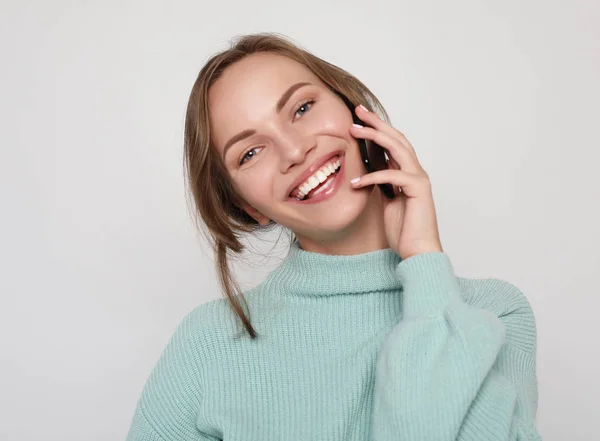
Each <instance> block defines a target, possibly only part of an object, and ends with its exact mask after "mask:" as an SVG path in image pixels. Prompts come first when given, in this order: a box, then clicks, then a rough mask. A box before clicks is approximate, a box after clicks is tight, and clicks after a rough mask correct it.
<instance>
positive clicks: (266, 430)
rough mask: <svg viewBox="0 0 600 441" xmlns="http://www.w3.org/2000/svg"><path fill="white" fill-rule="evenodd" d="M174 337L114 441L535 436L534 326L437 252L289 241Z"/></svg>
mask: <svg viewBox="0 0 600 441" xmlns="http://www.w3.org/2000/svg"><path fill="white" fill-rule="evenodd" d="M245 296H246V299H247V301H248V305H249V309H250V318H251V320H252V323H253V325H254V327H255V329H256V330H257V332H258V333H259V337H258V338H257V339H256V340H252V339H250V337H248V335H247V334H246V333H242V332H241V329H242V328H241V324H240V322H239V321H237V318H236V317H235V315H234V312H233V311H232V310H231V309H230V307H229V304H228V302H227V300H226V299H218V300H214V301H211V302H208V303H205V304H202V305H200V306H198V307H197V308H196V309H194V310H193V311H191V312H190V313H189V314H188V315H187V316H186V317H185V318H184V319H183V320H182V322H181V324H180V325H179V326H178V327H177V329H176V331H175V333H174V335H173V337H172V338H171V340H170V342H169V343H168V345H167V346H166V348H165V349H164V351H163V353H162V354H161V356H160V359H159V360H158V362H157V364H156V365H155V367H154V368H153V370H152V372H151V373H150V375H149V378H148V379H147V382H146V384H145V386H144V389H143V391H142V393H141V397H140V398H139V401H138V403H137V408H136V409H135V413H134V415H133V420H132V423H131V427H130V429H129V434H128V437H127V440H128V441H142V440H148V441H149V440H153V441H159V440H160V441H191V440H195V441H200V440H204V441H206V440H213V441H214V440H225V441H269V440H273V441H275V440H277V441H284V440H285V441H292V440H311V441H313V440H324V441H325V440H327V441H342V440H343V441H366V440H373V441H392V440H394V441H413V440H414V441H429V440H431V441H445V440H447V441H450V440H473V441H482V440H520V441H525V440H539V439H540V437H539V435H538V434H537V431H536V428H535V423H534V420H535V414H536V408H537V383H536V360H535V357H536V328H535V321H534V316H533V313H532V310H531V307H530V305H529V303H528V301H527V300H526V298H525V297H524V296H523V294H522V293H521V292H520V291H519V289H517V288H516V287H515V286H514V285H512V284H510V283H508V282H505V281H502V280H498V279H465V278H459V277H457V276H455V274H454V270H453V268H452V265H451V262H450V260H449V258H448V255H447V254H445V253H441V252H438V253H425V254H419V255H416V256H412V257H410V258H408V259H406V260H401V259H400V257H399V256H398V255H397V254H395V253H394V252H393V250H392V249H390V248H388V249H384V250H378V251H373V252H369V253H364V254H359V255H352V256H332V255H326V254H318V253H313V252H308V251H305V250H302V249H300V248H299V247H298V246H297V245H294V246H293V247H292V249H291V250H290V254H289V255H288V256H287V257H286V259H285V260H284V261H283V263H282V264H281V265H280V266H279V267H278V268H277V269H275V270H274V271H273V272H272V273H271V274H270V275H269V276H268V277H267V279H266V280H265V281H264V282H263V283H261V284H260V285H258V286H256V287H255V288H253V289H251V290H248V291H247V292H246V293H245Z"/></svg>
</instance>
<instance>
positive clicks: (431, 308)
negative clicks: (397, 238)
mask: <svg viewBox="0 0 600 441" xmlns="http://www.w3.org/2000/svg"><path fill="white" fill-rule="evenodd" d="M396 274H397V275H398V277H399V278H400V281H401V282H402V288H403V313H404V317H414V316H425V315H428V316H435V315H441V314H443V312H444V310H445V309H446V307H447V306H448V305H449V304H450V303H454V302H460V303H462V302H463V300H462V295H461V292H460V287H459V285H458V279H457V278H456V276H455V275H454V269H453V268H452V264H451V263H450V258H449V257H448V255H447V254H446V253H444V252H431V253H422V254H417V255H415V256H411V257H409V258H408V259H406V260H402V261H401V262H400V263H399V264H398V266H397V267H396Z"/></svg>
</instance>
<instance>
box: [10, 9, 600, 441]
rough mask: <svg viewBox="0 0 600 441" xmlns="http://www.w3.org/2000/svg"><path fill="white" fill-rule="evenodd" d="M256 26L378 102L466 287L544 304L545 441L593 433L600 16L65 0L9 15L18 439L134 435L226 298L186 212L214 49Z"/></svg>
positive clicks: (13, 425)
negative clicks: (200, 83)
mask: <svg viewBox="0 0 600 441" xmlns="http://www.w3.org/2000/svg"><path fill="white" fill-rule="evenodd" d="M258 31H275V32H280V33H283V34H285V35H288V36H290V37H291V38H293V39H294V40H295V41H297V42H298V43H299V44H301V45H303V46H304V47H305V48H307V49H309V50H311V51H313V52H314V53H315V54H316V55H318V56H320V57H322V58H325V59H326V60H328V61H331V62H333V63H335V64H338V65H340V66H341V67H343V68H345V69H347V70H349V71H350V72H352V73H353V74H355V75H356V76H358V77H359V78H360V79H361V80H363V81H364V82H365V83H366V84H367V85H368V86H369V87H370V88H371V89H372V90H373V91H374V92H375V94H377V95H378V96H379V97H380V99H381V100H382V102H383V104H384V106H386V108H387V110H388V111H389V113H390V116H391V118H392V123H393V124H394V126H396V127H397V128H398V129H399V130H401V131H403V132H404V133H405V134H406V135H407V137H408V139H409V140H410V141H411V142H412V144H413V145H414V146H415V148H416V150H417V152H418V154H419V159H420V161H421V163H422V164H423V166H424V168H425V169H426V170H427V171H428V173H429V175H430V177H431V180H432V183H433V188H434V196H435V200H436V206H437V210H438V215H439V223H440V230H441V237H442V243H443V245H444V249H445V251H446V252H447V253H448V254H449V256H450V257H451V260H452V262H453V264H454V266H455V269H456V272H457V275H459V276H462V277H496V278H501V279H505V280H508V281H510V282H512V283H513V284H515V285H516V286H518V287H519V288H520V289H521V290H522V291H523V292H524V293H525V294H526V296H527V297H528V298H529V300H530V302H531V304H532V306H533V308H534V311H535V314H536V318H537V325H538V333H539V336H538V344H539V348H538V377H539V409H538V426H539V430H540V432H541V434H542V435H543V437H544V439H545V440H565V439H568V440H571V441H575V440H591V439H593V438H594V437H596V436H597V434H598V431H599V427H598V421H599V418H598V417H599V416H600V415H599V414H600V380H599V378H598V377H599V375H598V374H599V373H600V345H599V344H598V340H597V337H598V335H599V334H600V324H599V320H598V309H599V308H600V300H599V291H598V275H599V274H600V262H599V260H600V259H599V257H598V255H599V254H598V248H599V245H600V243H599V242H600V241H599V233H598V226H599V225H600V215H599V208H600V191H599V188H598V187H599V183H600V182H599V180H598V177H597V176H598V175H597V169H598V167H599V162H600V154H599V153H598V151H599V149H600V143H599V142H598V141H599V136H598V132H597V130H598V122H599V121H600V109H599V103H600V6H599V4H598V2H594V1H591V0H590V1H567V0H563V1H541V0H535V1H522V0H503V1H497V0H490V1H481V0H470V1H469V0H455V1H452V2H448V1H437V2H432V1H418V2H417V1H402V0H393V1H391V0H390V1H387V2H384V1H378V2H373V1H369V2H367V1H363V2H353V3H350V2H347V1H346V2H343V3H342V2H339V3H336V2H327V1H322V0H321V1H311V0H306V1H303V2H287V1H280V2H266V1H260V0H255V1H252V2H241V1H240V2H237V3H232V2H210V3H209V2H200V1H179V2H167V1H164V2H157V1H139V2H133V1H123V0H120V1H95V2H93V1H56V0H55V1H51V2H42V1H37V2H16V1H13V2H2V11H1V12H0V37H1V38H0V48H1V57H2V58H1V59H2V68H1V69H0V112H1V113H0V117H1V124H0V126H1V130H2V131H1V135H0V146H1V157H0V168H1V169H0V179H1V186H0V198H1V200H0V201H1V205H0V210H1V216H0V219H1V222H2V225H1V228H0V250H1V251H0V259H1V260H0V268H1V271H2V274H1V277H0V293H1V299H2V300H1V301H2V304H1V308H0V345H1V348H0V356H1V357H2V359H1V364H0V369H1V373H0V391H1V392H0V415H1V416H0V438H1V439H3V440H19V441H29V440H56V441H58V440H61V441H65V440H73V441H75V440H98V441H100V440H108V439H113V440H117V439H124V437H125V435H126V433H127V430H128V428H129V424H130V421H131V417H132V415H133V411H134V408H135V405H136V402H137V399H138V397H139V394H140V393H141V390H142V387H143V384H144V383H145V381H146V378H147V376H148V374H149V372H150V370H151V368H152V367H153V365H154V363H155V362H156V360H157V359H158V356H159V355H160V353H161V351H162V349H163V348H164V346H165V345H166V343H167V342H168V340H169V338H170V336H171V335H172V332H173V331H174V329H175V327H176V326H177V324H178V323H179V321H180V320H181V319H182V318H183V316H184V315H185V314H187V313H188V312H189V311H191V309H193V308H194V307H196V306H197V305H199V304H201V303H204V302H207V301H209V300H213V299H217V298H220V297H221V294H220V293H219V291H218V285H217V282H216V277H215V273H214V269H213V266H212V256H211V255H210V252H209V250H208V249H207V247H206V246H205V245H204V244H203V243H202V242H201V241H200V240H199V239H198V237H197V235H196V234H195V232H194V230H193V227H192V223H191V220H190V217H189V214H188V211H187V207H186V202H185V194H184V182H183V165H182V160H183V159H182V135H183V122H184V115H185V106H186V103H187V98H188V95H189V92H190V90H191V87H192V84H193V82H194V80H195V78H196V75H197V74H198V71H199V69H200V68H201V66H202V64H203V63H204V62H205V61H206V60H207V58H208V57H209V55H210V54H212V53H214V52H217V51H219V50H221V49H224V48H225V47H226V45H227V42H228V41H229V40H230V39H231V38H232V37H234V36H236V35H239V34H243V33H247V32H258ZM266 248H268V247H266ZM281 250H283V249H282V248H281ZM258 259H260V257H259V258H256V259H255V260H254V261H255V262H256V261H258ZM277 263H278V261H277V260H276V259H275V260H271V261H270V265H271V267H273V266H274V265H276V264H277ZM266 268H268V267H266ZM236 273H237V274H238V275H239V277H240V278H241V280H242V281H243V286H251V285H254V284H256V283H258V282H259V281H260V280H262V278H263V277H264V276H265V275H266V273H265V272H264V270H263V271H262V272H258V271H254V270H253V268H252V267H251V266H238V267H237V269H236Z"/></svg>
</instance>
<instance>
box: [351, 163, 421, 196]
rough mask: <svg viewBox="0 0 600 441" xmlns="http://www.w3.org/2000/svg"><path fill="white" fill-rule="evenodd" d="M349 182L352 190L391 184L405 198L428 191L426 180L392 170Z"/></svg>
mask: <svg viewBox="0 0 600 441" xmlns="http://www.w3.org/2000/svg"><path fill="white" fill-rule="evenodd" d="M350 182H351V184H352V186H353V187H354V188H361V187H365V186H367V185H374V184H391V185H393V186H394V187H397V188H399V189H400V190H401V191H402V192H403V193H404V194H405V195H406V196H407V197H418V196H422V195H424V194H426V191H427V190H429V189H430V183H429V180H428V179H424V178H422V177H421V176H417V175H414V174H412V173H409V172H406V171H402V170H392V169H388V170H380V171H376V172H372V173H367V174H365V175H363V176H359V177H357V178H354V179H352V180H351V181H350Z"/></svg>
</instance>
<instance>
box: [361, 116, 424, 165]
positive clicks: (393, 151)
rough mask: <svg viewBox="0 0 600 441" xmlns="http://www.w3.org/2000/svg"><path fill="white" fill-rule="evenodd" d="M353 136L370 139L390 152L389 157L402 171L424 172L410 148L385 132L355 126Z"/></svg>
mask: <svg viewBox="0 0 600 441" xmlns="http://www.w3.org/2000/svg"><path fill="white" fill-rule="evenodd" d="M350 130H351V134H352V136H354V137H356V138H363V139H370V140H372V141H374V142H375V143H376V144H379V145H380V146H381V147H383V148H385V149H386V150H387V151H388V156H390V158H391V159H394V160H395V161H396V163H397V164H398V165H399V167H400V169H402V170H405V171H407V172H411V173H415V174H417V173H419V172H421V170H422V167H421V164H419V162H418V161H417V158H416V156H414V155H413V154H412V153H411V152H410V151H409V150H408V148H406V146H405V145H404V144H402V143H401V142H400V141H398V140H397V139H395V138H392V137H391V136H390V135H388V134H387V133H385V132H382V131H380V130H377V129H375V128H373V127H358V126H356V125H353V126H351V127H350Z"/></svg>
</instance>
